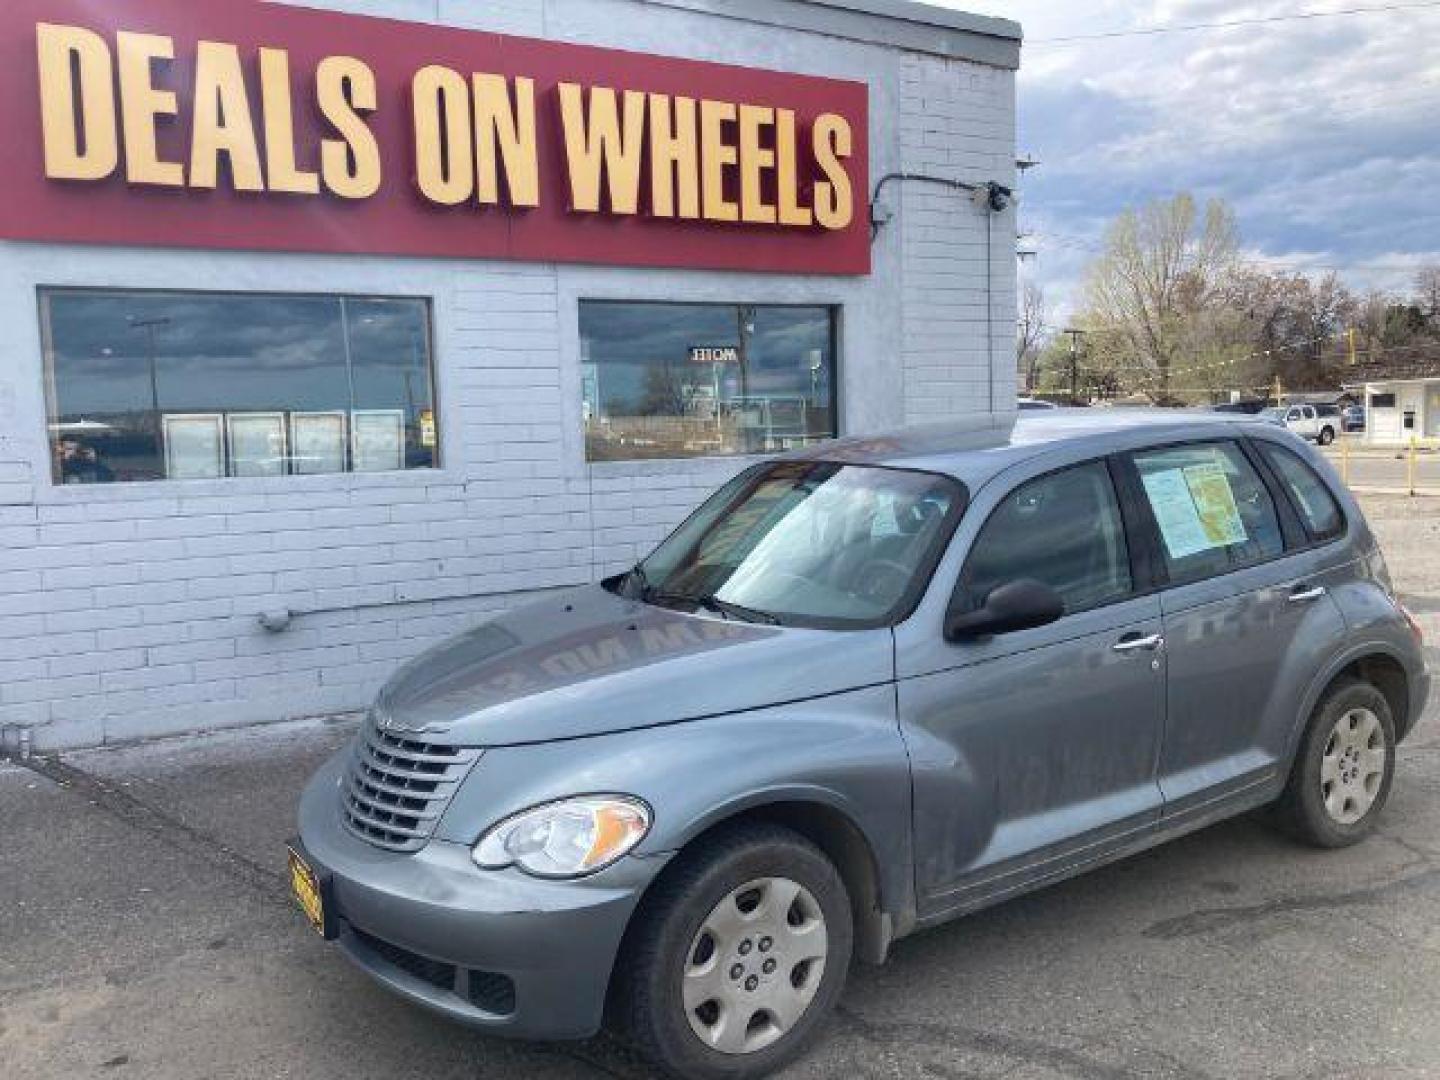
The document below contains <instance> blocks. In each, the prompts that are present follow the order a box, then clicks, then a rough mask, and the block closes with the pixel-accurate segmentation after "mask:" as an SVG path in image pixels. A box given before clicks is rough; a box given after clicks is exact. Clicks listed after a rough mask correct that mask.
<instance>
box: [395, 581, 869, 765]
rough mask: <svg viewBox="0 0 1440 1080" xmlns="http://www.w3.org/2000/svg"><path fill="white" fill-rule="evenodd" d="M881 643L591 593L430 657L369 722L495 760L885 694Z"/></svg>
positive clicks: (541, 607) (502, 621)
mask: <svg viewBox="0 0 1440 1080" xmlns="http://www.w3.org/2000/svg"><path fill="white" fill-rule="evenodd" d="M893 674H894V649H893V643H892V639H891V632H890V631H889V630H868V631H861V632H856V633H838V632H830V631H823V630H806V629H797V628H788V627H774V626H763V625H758V624H752V623H743V622H727V621H724V620H723V619H721V618H719V617H718V616H717V617H710V616H708V615H706V616H699V615H691V614H686V613H683V612H679V611H672V610H669V609H666V608H659V607H654V606H651V605H648V604H642V603H639V602H638V601H632V600H626V599H623V598H622V597H619V596H616V595H614V594H613V593H611V592H609V591H607V590H606V589H604V588H602V587H601V586H599V585H594V586H589V587H587V588H584V589H579V590H575V591H573V592H568V593H565V594H562V595H559V596H557V597H555V598H551V599H547V600H543V601H539V602H537V603H533V604H530V605H528V606H525V607H522V608H519V609H517V610H515V611H512V612H510V613H509V614H507V615H503V616H501V617H500V618H498V619H496V620H495V621H493V622H490V623H486V624H485V625H483V626H479V627H476V628H475V629H474V630H471V631H469V632H467V633H465V634H462V635H460V636H459V637H456V638H454V639H452V640H451V641H448V642H446V643H445V644H443V645H441V646H439V647H437V648H435V649H432V650H431V651H429V652H427V653H425V654H423V655H422V656H420V657H418V658H417V659H415V660H413V661H411V662H410V663H408V664H406V665H405V666H404V667H403V668H401V669H400V671H399V672H397V673H396V675H395V677H394V678H392V679H391V680H390V682H389V683H388V684H387V685H386V687H385V688H384V689H383V690H382V691H381V692H380V697H379V699H378V700H377V702H376V714H377V721H378V722H380V723H381V724H382V725H383V726H388V728H389V729H390V730H392V731H394V732H396V733H397V734H404V733H405V732H415V733H423V735H424V737H425V739H426V740H427V741H430V742H437V743H447V744H452V745H467V746H506V745H514V744H518V743H533V742H544V741H547V740H551V739H569V738H578V737H582V736H585V735H597V734H602V733H606V732H612V731H625V730H631V729H635V728H642V727H653V726H655V725H658V724H668V723H675V722H677V721H681V720H692V719H697V718H699V717H702V716H716V715H720V714H723V713H731V712H740V711H743V710H747V709H754V708H759V707H762V706H765V705H772V704H777V703H781V702H786V701H797V700H801V699H805V698H813V697H820V696H822V695H826V694H834V693H840V692H842V691H845V690H852V689H855V688H857V687H861V686H869V685H874V684H876V683H881V682H886V681H888V680H889V679H891V678H892V677H893Z"/></svg>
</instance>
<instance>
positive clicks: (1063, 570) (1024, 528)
mask: <svg viewBox="0 0 1440 1080" xmlns="http://www.w3.org/2000/svg"><path fill="white" fill-rule="evenodd" d="M1022 578H1031V579H1034V580H1036V581H1041V582H1044V583H1045V584H1046V585H1049V586H1050V587H1051V588H1052V589H1054V590H1055V591H1056V592H1058V593H1059V594H1060V596H1061V598H1063V599H1064V601H1065V611H1066V614H1073V613H1074V612H1077V611H1084V610H1086V609H1087V608H1094V607H1100V606H1102V605H1104V604H1108V603H1111V602H1112V601H1115V600H1118V599H1121V598H1122V597H1125V596H1127V595H1129V593H1130V592H1131V580H1130V556H1129V552H1128V550H1127V548H1126V546H1125V527H1124V524H1123V522H1122V520H1121V517H1120V506H1119V504H1118V502H1117V501H1116V498H1115V489H1114V486H1113V485H1112V484H1111V483H1110V471H1109V470H1108V469H1107V468H1106V467H1105V465H1104V464H1103V463H1102V462H1091V463H1090V464H1087V465H1078V466H1075V467H1074V468H1069V469H1064V470H1062V471H1060V472H1056V473H1050V474H1049V475H1047V476H1042V477H1039V478H1037V479H1035V480H1031V481H1029V482H1028V483H1026V484H1022V485H1021V486H1020V487H1018V488H1016V489H1015V490H1014V491H1012V492H1011V493H1010V494H1009V495H1007V496H1005V500H1004V501H1003V502H1002V503H1001V504H1000V505H999V506H998V507H996V509H995V512H994V513H993V514H991V515H990V519H989V520H988V521H986V522H985V527H984V528H983V529H982V530H981V531H980V535H979V536H978V537H976V539H975V544H974V546H973V547H972V548H971V549H970V558H969V559H968V560H967V561H966V563H965V569H964V571H963V572H962V573H961V578H960V588H961V591H962V595H963V599H962V604H963V609H964V610H974V609H976V608H978V607H980V606H981V605H982V604H984V603H985V598H986V597H987V596H989V595H990V593H991V592H992V591H994V590H995V589H996V588H998V587H999V586H1001V585H1004V584H1007V583H1009V582H1012V581H1018V580H1020V579H1022Z"/></svg>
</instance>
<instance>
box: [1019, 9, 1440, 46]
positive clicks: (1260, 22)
mask: <svg viewBox="0 0 1440 1080" xmlns="http://www.w3.org/2000/svg"><path fill="white" fill-rule="evenodd" d="M1423 8H1440V0H1413V2H1411V3H1403V4H1382V5H1379V6H1377V7H1356V8H1341V9H1340V10H1338V11H1301V12H1295V13H1294V14H1291V15H1268V16H1260V17H1256V18H1252V19H1228V20H1224V21H1221V22H1207V23H1187V24H1185V25H1181V26H1151V27H1143V28H1140V29H1135V30H1106V31H1102V32H1101V33H1098V34H1070V35H1067V36H1064V37H1051V38H1034V39H1032V40H1030V41H1027V42H1026V44H1027V45H1079V44H1083V43H1085V42H1087V41H1110V40H1113V39H1115V38H1129V37H1155V36H1157V35H1160V34H1189V33H1194V32H1196V31H1201V30H1228V29H1230V28H1231V27H1238V26H1267V25H1271V24H1274V23H1288V22H1300V21H1307V20H1311V19H1336V18H1343V17H1348V16H1355V15H1377V14H1385V13H1393V12H1400V11H1412V10H1417V9H1423Z"/></svg>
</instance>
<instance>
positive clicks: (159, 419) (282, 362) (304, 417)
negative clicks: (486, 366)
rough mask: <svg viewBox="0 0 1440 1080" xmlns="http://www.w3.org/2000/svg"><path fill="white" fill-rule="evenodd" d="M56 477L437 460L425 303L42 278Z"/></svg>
mask: <svg viewBox="0 0 1440 1080" xmlns="http://www.w3.org/2000/svg"><path fill="white" fill-rule="evenodd" d="M40 313H41V320H42V329H43V332H44V335H45V370H46V378H47V380H48V383H49V405H50V447H51V452H52V455H53V460H54V473H55V481H56V483H61V484H97V483H118V482H124V481H135V480H199V479H216V478H219V477H240V476H288V475H301V474H317V473H341V472H381V471H391V470H400V469H428V468H434V467H435V466H436V464H437V461H438V458H437V455H438V450H437V431H436V425H435V388H434V378H433V374H432V371H433V368H432V363H431V349H430V305H429V302H428V301H425V300H396V299H379V298H368V297H354V296H290V295H264V294H220V293H214V294H211V293H162V292H111V291H99V290H89V289H42V290H41V293H40Z"/></svg>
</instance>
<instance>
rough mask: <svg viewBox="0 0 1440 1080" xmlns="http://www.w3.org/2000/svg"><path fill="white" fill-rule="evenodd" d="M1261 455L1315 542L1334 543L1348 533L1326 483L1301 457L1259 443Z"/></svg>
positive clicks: (1343, 516) (1340, 512)
mask: <svg viewBox="0 0 1440 1080" xmlns="http://www.w3.org/2000/svg"><path fill="white" fill-rule="evenodd" d="M1260 453H1261V454H1263V455H1264V457H1265V460H1266V462H1268V463H1269V465H1270V467H1271V468H1272V469H1274V470H1275V475H1276V476H1277V477H1279V479H1280V483H1281V484H1282V485H1283V486H1284V488H1285V491H1286V493H1287V494H1288V495H1289V496H1290V499H1291V501H1292V502H1293V503H1294V504H1295V509H1296V510H1297V511H1298V512H1299V514H1300V518H1301V520H1302V521H1304V522H1305V527H1306V529H1308V530H1309V532H1310V536H1311V537H1312V538H1313V539H1315V540H1317V541H1319V540H1332V539H1334V538H1335V537H1337V536H1339V535H1340V534H1341V533H1343V532H1344V531H1345V514H1344V511H1342V510H1341V509H1340V504H1339V503H1338V502H1336V501H1335V496H1334V495H1332V494H1331V493H1330V488H1329V487H1328V486H1327V485H1326V483H1325V481H1324V480H1321V479H1320V477H1319V475H1317V474H1316V472H1315V470H1314V469H1312V468H1311V467H1310V466H1309V465H1307V464H1305V462H1304V461H1302V460H1301V459H1300V456H1299V455H1298V454H1296V453H1294V452H1293V451H1290V450H1287V449H1285V448H1284V447H1283V446H1276V445H1274V444H1272V443H1268V442H1263V443H1260Z"/></svg>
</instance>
